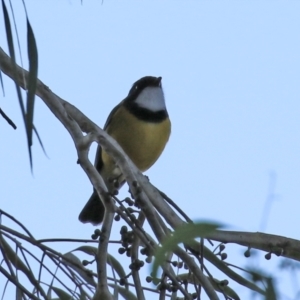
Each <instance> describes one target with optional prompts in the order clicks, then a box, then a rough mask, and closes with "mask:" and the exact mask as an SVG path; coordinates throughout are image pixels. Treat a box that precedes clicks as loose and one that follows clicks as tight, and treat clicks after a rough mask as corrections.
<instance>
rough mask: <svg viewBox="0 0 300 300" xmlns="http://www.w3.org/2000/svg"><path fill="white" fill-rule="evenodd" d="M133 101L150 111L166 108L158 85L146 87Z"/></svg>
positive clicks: (162, 93)
mask: <svg viewBox="0 0 300 300" xmlns="http://www.w3.org/2000/svg"><path fill="white" fill-rule="evenodd" d="M135 103H137V104H138V106H139V107H143V108H146V109H149V110H151V111H160V110H165V109H166V103H165V97H164V92H163V90H162V89H161V88H160V87H151V86H150V87H146V88H144V89H143V90H142V92H141V93H140V94H139V95H138V96H137V98H136V100H135Z"/></svg>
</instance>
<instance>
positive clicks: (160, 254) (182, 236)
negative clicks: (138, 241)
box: [152, 223, 221, 277]
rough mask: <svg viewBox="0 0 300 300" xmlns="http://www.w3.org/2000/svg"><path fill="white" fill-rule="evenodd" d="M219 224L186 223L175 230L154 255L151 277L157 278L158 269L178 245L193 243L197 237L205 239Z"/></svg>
mask: <svg viewBox="0 0 300 300" xmlns="http://www.w3.org/2000/svg"><path fill="white" fill-rule="evenodd" d="M220 227H221V224H217V223H188V224H185V225H183V226H180V227H179V228H177V229H176V230H175V231H174V232H172V234H171V235H170V236H169V237H168V238H167V239H166V240H165V241H164V243H163V244H162V246H161V247H160V248H159V249H158V250H157V252H156V254H155V260H154V262H153V269H152V273H153V277H156V276H157V272H158V267H159V266H161V265H162V264H164V263H165V260H166V256H167V255H168V253H170V252H172V251H174V249H175V248H176V247H177V245H178V244H181V243H184V244H188V243H193V242H194V239H195V238H197V237H203V238H205V237H206V236H207V235H208V234H209V233H211V232H212V231H215V230H216V229H218V228H220Z"/></svg>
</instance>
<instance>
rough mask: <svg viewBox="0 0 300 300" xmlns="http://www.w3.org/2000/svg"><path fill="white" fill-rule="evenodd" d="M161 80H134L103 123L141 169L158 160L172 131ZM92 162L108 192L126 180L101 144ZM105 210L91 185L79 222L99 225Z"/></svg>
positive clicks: (118, 187)
mask: <svg viewBox="0 0 300 300" xmlns="http://www.w3.org/2000/svg"><path fill="white" fill-rule="evenodd" d="M161 81H162V77H154V76H145V77H142V78H141V79H139V80H137V81H136V82H135V83H134V84H133V85H132V87H131V89H130V90H129V93H128V95H127V97H126V98H125V99H124V100H122V101H121V102H120V103H119V104H118V105H117V106H116V107H115V108H114V109H113V110H112V111H111V113H110V114H109V116H108V118H107V120H106V123H105V125H104V130H105V131H106V132H107V133H108V134H109V135H110V136H111V137H112V138H114V139H115V140H116V141H117V143H118V144H119V145H120V146H121V147H122V149H123V150H124V152H125V153H126V154H127V155H128V156H129V158H130V159H131V160H132V162H133V163H134V164H135V165H136V167H137V168H138V169H139V170H140V171H141V172H145V171H146V170H148V169H149V168H150V167H151V166H152V165H153V164H154V163H155V162H156V161H157V159H158V158H159V156H160V155H161V153H162V152H163V150H164V148H165V146H166V144H167V142H168V140H169V137H170V134H171V121H170V118H169V114H168V111H167V108H166V102H165V97H164V92H163V88H162V83H161ZM94 166H95V167H96V169H97V171H98V172H99V173H100V175H101V176H102V178H103V180H104V182H105V184H106V186H107V189H108V191H109V193H111V194H116V193H117V192H116V191H118V190H119V189H120V188H121V187H122V185H123V184H124V183H125V178H124V176H123V175H122V172H121V170H120V169H119V167H118V166H117V165H116V163H115V162H114V160H113V159H112V157H111V156H109V155H108V154H107V153H106V152H105V151H104V150H103V149H102V147H101V145H98V148H97V152H96V158H95V163H94ZM104 214H105V208H104V205H103V203H102V201H101V200H100V198H99V196H98V194H97V192H96V190H95V189H94V190H93V194H92V196H91V197H90V198H89V200H88V202H87V203H86V205H85V206H84V208H83V209H82V211H81V213H80V214H79V217H78V218H79V220H80V221H81V222H82V223H91V224H93V225H99V224H101V223H102V221H103V218H104Z"/></svg>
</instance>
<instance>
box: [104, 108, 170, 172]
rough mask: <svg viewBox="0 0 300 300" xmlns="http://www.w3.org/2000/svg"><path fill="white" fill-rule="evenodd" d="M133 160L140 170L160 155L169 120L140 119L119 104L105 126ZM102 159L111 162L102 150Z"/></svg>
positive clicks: (168, 131)
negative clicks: (152, 120) (148, 120)
mask: <svg viewBox="0 0 300 300" xmlns="http://www.w3.org/2000/svg"><path fill="white" fill-rule="evenodd" d="M106 131H107V133H108V134H109V135H111V136H112V137H113V138H114V139H115V140H116V141H117V142H118V143H119V145H120V146H121V147H122V149H123V150H124V151H125V152H126V154H127V155H128V156H129V157H130V159H131V160H132V161H133V162H134V164H135V165H136V166H137V168H138V169H139V170H140V171H142V172H143V171H146V170H147V169H149V168H150V167H151V166H152V165H153V164H154V163H155V161H156V160H157V159H158V157H159V156H160V155H161V153H162V151H163V149H164V148H165V145H166V143H167V141H168V139H169V136H170V133H171V122H170V120H169V118H166V119H165V120H163V121H162V122H158V123H151V122H147V121H143V120H140V119H138V118H136V117H135V116H134V115H133V114H131V113H130V112H129V111H128V110H127V109H126V108H124V107H123V106H121V107H120V108H119V109H118V110H117V111H116V113H115V114H114V116H113V118H112V120H111V122H110V123H109V125H108V126H107V128H106ZM102 160H103V163H104V166H105V164H110V163H111V158H110V157H109V156H108V155H107V154H106V153H105V152H104V151H103V153H102Z"/></svg>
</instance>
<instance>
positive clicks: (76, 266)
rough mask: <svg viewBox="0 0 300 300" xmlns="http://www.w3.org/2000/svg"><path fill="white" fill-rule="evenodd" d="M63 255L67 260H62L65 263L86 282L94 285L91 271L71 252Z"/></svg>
mask: <svg viewBox="0 0 300 300" xmlns="http://www.w3.org/2000/svg"><path fill="white" fill-rule="evenodd" d="M63 256H64V257H65V258H67V260H64V263H65V264H67V265H68V266H70V267H71V268H72V269H73V270H74V271H76V272H77V273H78V274H79V275H80V276H81V277H82V278H83V279H84V280H85V281H86V282H87V283H89V284H90V285H92V286H94V287H95V286H96V282H95V281H94V278H93V274H92V272H91V271H90V270H89V269H87V268H85V267H84V266H83V265H82V263H81V260H80V259H79V258H78V257H77V256H76V255H74V254H73V253H72V252H67V253H66V254H64V255H63Z"/></svg>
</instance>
